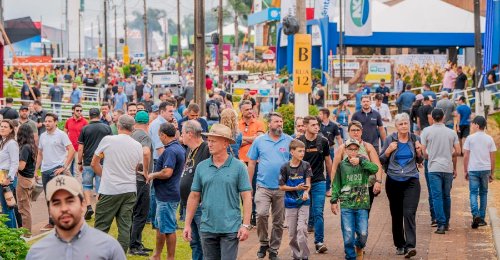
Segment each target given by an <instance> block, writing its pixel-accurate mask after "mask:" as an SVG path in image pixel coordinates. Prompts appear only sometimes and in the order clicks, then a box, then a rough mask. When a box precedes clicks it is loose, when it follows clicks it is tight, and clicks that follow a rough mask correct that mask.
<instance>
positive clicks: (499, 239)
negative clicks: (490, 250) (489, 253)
mask: <svg viewBox="0 0 500 260" xmlns="http://www.w3.org/2000/svg"><path fill="white" fill-rule="evenodd" d="M488 215H489V217H490V225H491V230H492V233H493V242H494V243H495V249H496V251H497V252H496V253H497V259H499V260H500V255H499V253H500V218H498V215H497V209H496V208H488Z"/></svg>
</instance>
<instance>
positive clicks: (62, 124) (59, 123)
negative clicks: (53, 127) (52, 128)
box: [57, 120, 66, 130]
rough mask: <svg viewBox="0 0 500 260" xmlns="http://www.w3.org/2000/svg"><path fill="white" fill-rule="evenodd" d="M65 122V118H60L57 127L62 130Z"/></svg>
mask: <svg viewBox="0 0 500 260" xmlns="http://www.w3.org/2000/svg"><path fill="white" fill-rule="evenodd" d="M65 124H66V120H61V121H58V122H57V128H59V129H60V130H64V125H65Z"/></svg>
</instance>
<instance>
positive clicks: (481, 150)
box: [464, 131, 497, 171]
mask: <svg viewBox="0 0 500 260" xmlns="http://www.w3.org/2000/svg"><path fill="white" fill-rule="evenodd" d="M464 150H468V151H470V157H469V166H468V169H467V170H468V171H490V170H491V160H490V153H492V152H496V150H497V147H496V145H495V141H493V138H492V137H491V136H489V135H487V134H486V133H485V132H483V131H478V132H476V133H474V134H472V135H469V136H468V137H467V139H465V143H464Z"/></svg>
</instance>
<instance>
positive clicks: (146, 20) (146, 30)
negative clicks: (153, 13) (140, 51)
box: [142, 0, 149, 64]
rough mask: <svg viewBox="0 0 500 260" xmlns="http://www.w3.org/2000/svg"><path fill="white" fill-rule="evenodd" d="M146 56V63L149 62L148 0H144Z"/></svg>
mask: <svg viewBox="0 0 500 260" xmlns="http://www.w3.org/2000/svg"><path fill="white" fill-rule="evenodd" d="M142 19H143V22H144V58H145V59H146V64H148V62H149V53H148V11H147V7H146V0H144V16H143V18H142Z"/></svg>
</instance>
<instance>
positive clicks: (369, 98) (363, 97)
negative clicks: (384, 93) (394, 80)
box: [361, 93, 380, 101]
mask: <svg viewBox="0 0 500 260" xmlns="http://www.w3.org/2000/svg"><path fill="white" fill-rule="evenodd" d="M379 94H380V93H379ZM365 98H367V99H368V100H370V101H371V100H372V98H371V97H370V95H363V96H362V97H361V101H362V100H363V99H365Z"/></svg>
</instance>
